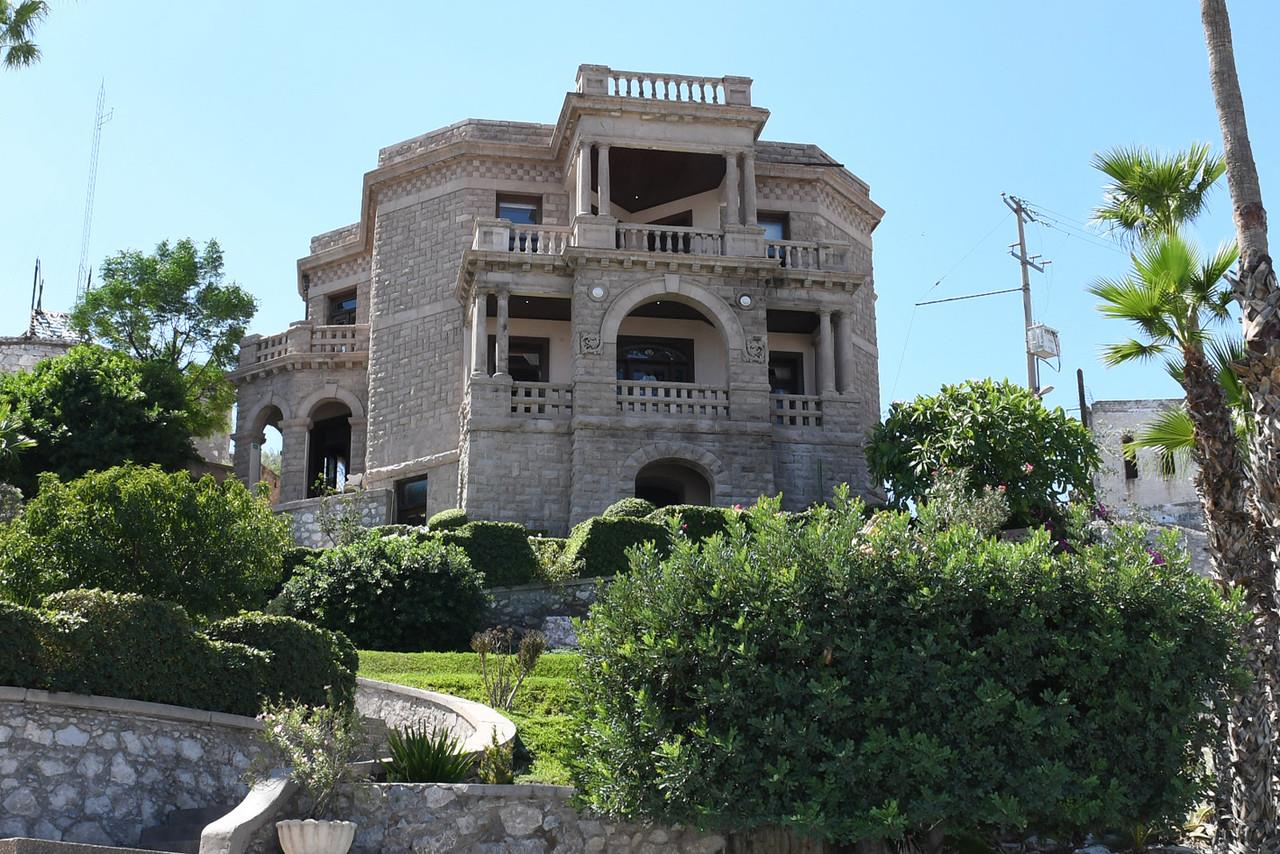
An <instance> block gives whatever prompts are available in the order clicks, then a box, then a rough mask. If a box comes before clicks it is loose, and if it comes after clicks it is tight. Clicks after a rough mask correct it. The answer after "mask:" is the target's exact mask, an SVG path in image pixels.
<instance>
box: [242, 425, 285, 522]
mask: <svg viewBox="0 0 1280 854" xmlns="http://www.w3.org/2000/svg"><path fill="white" fill-rule="evenodd" d="M283 420H284V413H283V412H281V411H280V407H278V406H274V405H268V406H264V407H263V408H262V409H261V410H259V411H258V414H257V415H256V416H255V417H254V420H253V431H252V435H253V438H252V440H251V441H252V443H253V444H252V447H251V452H250V456H249V485H250V486H252V485H254V484H257V483H260V482H265V483H266V484H267V485H268V490H269V491H268V497H269V500H270V501H271V503H272V504H276V503H277V502H279V501H280V469H281V464H282V462H283V460H284V434H283V433H281V431H280V422H281V421H283Z"/></svg>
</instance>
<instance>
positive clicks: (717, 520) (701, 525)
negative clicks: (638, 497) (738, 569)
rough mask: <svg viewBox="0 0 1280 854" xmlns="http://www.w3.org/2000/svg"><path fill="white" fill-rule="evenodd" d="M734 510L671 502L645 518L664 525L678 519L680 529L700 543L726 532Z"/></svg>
mask: <svg viewBox="0 0 1280 854" xmlns="http://www.w3.org/2000/svg"><path fill="white" fill-rule="evenodd" d="M736 512H737V511H735V510H730V509H729V508H727V507H705V506H703V505H700V504H672V505H670V506H668V507H659V508H658V509H657V510H655V511H653V512H652V513H650V514H649V515H648V516H647V517H646V518H647V519H648V520H649V521H650V522H657V523H658V524H659V525H663V526H666V525H667V524H668V523H669V522H670V520H672V519H676V518H678V519H679V520H680V530H682V531H683V532H684V534H685V536H686V537H688V538H689V539H691V540H693V541H694V542H695V543H700V542H702V541H703V540H705V539H708V538H710V537H711V536H712V535H714V534H727V533H728V532H729V520H730V519H731V518H732V514H734V513H736Z"/></svg>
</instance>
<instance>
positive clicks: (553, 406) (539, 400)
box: [511, 382, 573, 418]
mask: <svg viewBox="0 0 1280 854" xmlns="http://www.w3.org/2000/svg"><path fill="white" fill-rule="evenodd" d="M511 414H513V415H529V416H535V417H547V418H567V417H568V416H570V415H572V414H573V383H533V382H513V383H512V384H511Z"/></svg>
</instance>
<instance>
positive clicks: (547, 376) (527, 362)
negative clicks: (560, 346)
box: [489, 335, 551, 383]
mask: <svg viewBox="0 0 1280 854" xmlns="http://www.w3.org/2000/svg"><path fill="white" fill-rule="evenodd" d="M497 351H498V337H497V336H496V335H490V336H489V373H490V375H492V374H493V373H494V369H495V363H496V362H497V356H496V354H497ZM550 351H551V339H550V338H522V337H518V336H512V337H511V338H509V339H508V340H507V373H508V374H510V375H511V379H513V380H515V381H516V382H521V383H546V382H551V365H550V359H549V358H548V356H549V354H550Z"/></svg>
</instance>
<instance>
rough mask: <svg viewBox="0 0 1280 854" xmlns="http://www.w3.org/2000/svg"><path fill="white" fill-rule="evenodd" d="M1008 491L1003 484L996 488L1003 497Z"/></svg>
mask: <svg viewBox="0 0 1280 854" xmlns="http://www.w3.org/2000/svg"><path fill="white" fill-rule="evenodd" d="M1008 491H1009V487H1008V486H1006V485H1005V484H1003V483H1002V484H1000V485H999V486H997V487H996V492H999V493H1000V494H1002V495H1003V494H1004V493H1006V492H1008Z"/></svg>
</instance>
